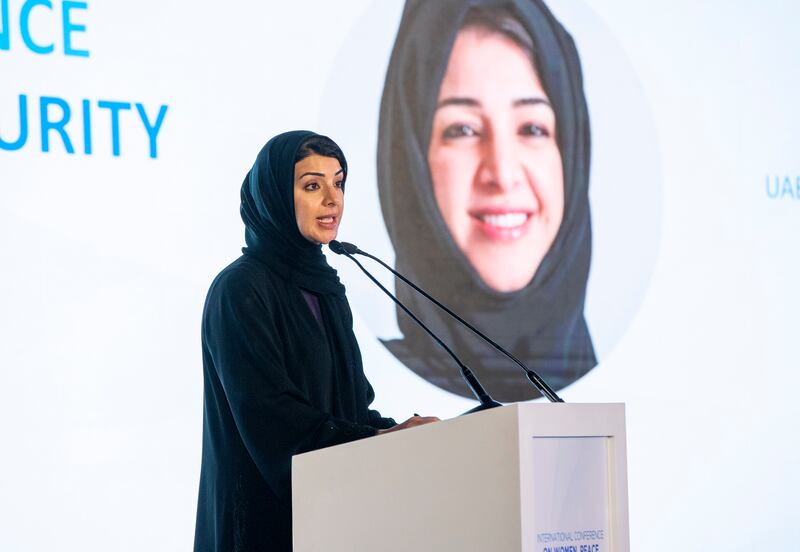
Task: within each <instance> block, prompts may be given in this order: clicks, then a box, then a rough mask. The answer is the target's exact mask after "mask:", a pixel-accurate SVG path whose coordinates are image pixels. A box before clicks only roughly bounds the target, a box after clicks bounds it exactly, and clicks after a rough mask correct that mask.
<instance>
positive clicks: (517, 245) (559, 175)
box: [378, 0, 597, 401]
mask: <svg viewBox="0 0 800 552" xmlns="http://www.w3.org/2000/svg"><path fill="white" fill-rule="evenodd" d="M379 126H380V129H379V139H378V185H379V192H380V201H381V208H382V211H383V216H384V221H385V223H386V226H387V230H388V233H389V236H390V239H391V241H392V245H393V246H394V250H395V255H396V260H395V264H396V268H397V269H398V270H399V271H400V272H401V273H404V274H405V275H406V276H408V277H410V278H411V279H412V280H414V281H416V282H417V283H418V284H419V285H421V286H422V287H423V288H425V289H426V290H427V291H429V292H430V293H432V294H433V295H434V296H436V297H437V298H439V299H440V300H442V301H443V302H444V303H445V304H447V305H448V306H450V307H451V308H452V309H454V310H456V311H457V312H460V313H461V314H462V315H463V316H464V317H465V318H466V319H467V320H469V321H470V322H471V323H473V324H474V325H476V326H477V327H478V328H480V329H481V330H482V331H484V332H486V333H487V334H489V335H490V336H492V337H493V338H494V339H495V340H496V341H497V342H498V343H500V344H501V345H503V346H504V347H506V348H507V349H509V350H510V351H511V352H512V353H514V354H515V355H516V356H517V357H518V358H520V359H521V360H522V361H523V362H524V363H525V364H526V365H528V366H529V367H530V368H532V369H534V370H536V371H537V372H538V373H539V374H540V375H541V376H542V377H543V378H544V379H545V380H546V381H548V383H550V385H551V386H552V387H554V388H555V389H560V388H563V387H564V386H566V385H568V384H570V383H572V382H573V381H575V380H576V379H578V378H580V377H581V376H583V375H584V374H586V373H587V372H588V371H589V370H591V369H592V368H593V367H594V366H595V365H596V364H597V360H596V356H595V352H594V347H593V344H592V340H591V336H590V334H589V330H588V327H587V324H586V320H585V318H584V312H583V311H584V299H585V293H586V283H587V279H588V274H589V265H590V257H591V245H592V236H591V224H590V210H589V199H588V186H589V157H590V129H589V119H588V113H587V106H586V100H585V97H584V93H583V84H582V76H581V67H580V60H579V58H578V53H577V49H576V47H575V44H574V42H573V40H572V38H571V37H570V35H569V34H568V33H567V31H566V30H565V29H564V28H563V26H562V25H561V24H560V23H559V22H558V21H557V20H556V19H555V17H554V16H553V14H552V13H551V12H550V11H549V9H548V8H547V7H546V6H545V4H544V3H543V2H541V1H540V0H506V1H497V0H441V1H436V2H427V1H424V0H422V1H419V0H407V2H406V5H405V9H404V12H403V16H402V20H401V23H400V28H399V31H398V33H397V38H396V41H395V45H394V49H393V51H392V55H391V60H390V63H389V68H388V71H387V75H386V82H385V85H384V91H383V97H382V101H381V111H380V125H379ZM396 290H397V293H398V295H399V296H400V298H401V300H403V301H404V302H405V303H406V304H408V305H409V306H410V307H411V309H412V310H413V311H415V312H416V313H418V314H420V315H421V317H422V318H423V319H424V320H425V321H426V323H428V324H429V325H431V326H432V328H433V329H434V331H436V332H437V333H438V334H439V335H441V336H442V337H443V338H444V340H445V341H446V342H447V343H449V344H450V345H451V346H452V347H453V349H454V350H455V351H456V352H457V353H458V354H459V355H460V356H461V357H462V358H463V360H464V361H465V362H466V364H467V365H469V366H470V367H471V368H472V369H473V370H474V371H475V372H476V373H477V374H478V376H479V377H480V378H481V380H482V381H483V383H484V385H485V387H486V388H487V390H488V391H489V392H490V393H492V394H493V396H494V397H495V398H497V399H498V400H502V401H518V400H525V399H531V398H535V397H538V396H539V395H538V392H537V391H536V390H535V389H534V388H533V387H531V386H530V384H529V382H528V381H527V379H526V378H525V376H524V374H523V373H522V371H521V370H520V369H519V368H518V367H516V366H515V365H513V364H511V363H510V362H508V361H507V359H505V358H504V357H502V356H501V355H498V354H497V353H496V352H495V351H494V350H493V349H491V348H490V347H488V346H486V345H485V344H484V343H483V342H481V341H480V340H478V339H477V338H475V337H474V336H473V335H472V334H471V333H470V332H469V331H468V330H466V329H465V328H462V327H460V326H459V325H458V324H457V323H456V322H454V321H452V320H450V319H449V318H447V315H445V314H444V313H442V312H440V311H439V310H437V309H436V308H435V307H434V306H433V305H431V304H429V303H428V302H427V301H426V300H425V299H424V298H421V297H420V296H419V295H417V294H416V293H414V292H413V291H412V290H410V289H408V288H407V287H406V286H404V285H403V284H402V282H399V281H398V282H397V285H396ZM398 325H399V328H400V331H401V332H402V334H403V337H402V338H401V339H396V340H390V341H385V342H384V343H385V345H386V346H387V347H388V348H389V350H390V351H391V352H392V353H393V354H394V355H395V356H396V357H397V358H398V359H400V360H401V361H402V362H403V363H404V364H405V365H406V366H408V367H409V368H410V369H411V370H413V371H414V372H416V373H417V374H418V375H420V376H422V377H423V378H425V379H426V380H427V381H429V382H431V383H433V384H435V385H437V386H439V387H441V388H443V389H446V390H448V391H451V392H453V393H457V394H460V395H464V396H469V392H468V390H467V389H466V387H465V386H464V385H463V383H462V382H461V381H460V379H459V376H458V372H457V371H456V370H455V369H454V368H453V366H452V365H451V362H450V360H449V359H448V358H447V357H446V356H445V355H444V354H443V353H442V352H441V351H439V350H437V347H436V345H435V344H433V343H432V342H431V341H430V340H429V339H428V337H427V336H426V335H424V334H423V333H422V331H421V330H419V329H418V328H416V327H415V325H414V324H413V322H412V321H410V320H409V319H408V318H407V317H405V316H404V315H403V314H402V313H400V312H399V311H398Z"/></svg>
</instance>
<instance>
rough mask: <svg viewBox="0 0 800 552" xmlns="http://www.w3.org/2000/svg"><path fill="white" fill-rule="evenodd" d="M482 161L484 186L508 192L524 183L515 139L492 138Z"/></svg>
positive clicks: (485, 146)
mask: <svg viewBox="0 0 800 552" xmlns="http://www.w3.org/2000/svg"><path fill="white" fill-rule="evenodd" d="M482 161H483V162H482V168H481V178H480V182H481V184H482V185H484V186H491V187H494V188H497V189H498V190H499V191H502V192H506V191H509V190H511V189H512V188H513V187H514V186H516V185H517V184H519V183H520V182H521V181H522V180H521V178H522V177H521V175H522V170H521V167H520V161H519V157H518V155H517V151H516V144H515V143H514V140H513V139H508V138H504V137H501V136H490V137H489V139H488V140H486V142H485V144H484V148H483V160H482Z"/></svg>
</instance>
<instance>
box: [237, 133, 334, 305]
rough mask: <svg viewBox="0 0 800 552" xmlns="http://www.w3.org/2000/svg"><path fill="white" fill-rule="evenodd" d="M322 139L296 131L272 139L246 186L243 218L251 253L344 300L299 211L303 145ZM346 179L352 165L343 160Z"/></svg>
mask: <svg viewBox="0 0 800 552" xmlns="http://www.w3.org/2000/svg"><path fill="white" fill-rule="evenodd" d="M314 136H318V134H315V133H314V132H311V131H309V130H293V131H290V132H284V133H283V134H279V135H277V136H275V137H274V138H272V139H271V140H270V141H269V142H267V144H266V145H265V146H264V147H263V148H262V149H261V151H260V152H259V154H258V157H256V162H255V164H253V168H252V169H250V172H248V173H247V176H246V177H245V179H244V183H243V184H242V192H241V198H242V205H241V209H240V210H241V214H242V220H243V221H244V225H245V235H244V238H245V243H247V247H245V248H244V249H242V251H243V252H244V253H245V254H248V255H254V256H255V257H257V258H258V259H260V260H262V261H264V262H265V263H267V264H268V265H269V266H270V268H272V269H273V270H274V271H275V272H277V273H278V274H280V275H281V276H283V277H284V278H285V279H287V280H289V281H291V282H294V283H296V284H297V285H298V286H300V287H301V288H304V289H307V290H309V291H313V292H315V293H320V294H333V295H341V296H344V291H345V290H344V286H343V285H342V284H341V283H340V282H339V277H338V276H337V274H336V270H334V269H333V268H331V266H330V265H329V264H328V261H327V260H326V259H325V255H324V254H323V253H322V246H321V245H319V244H315V243H313V242H311V241H309V240H307V239H306V238H304V237H303V235H302V234H301V233H300V229H299V228H298V227H297V219H296V218H295V212H294V165H295V157H296V156H297V151H298V150H299V149H300V146H302V145H303V143H304V142H306V141H307V140H308V139H309V138H312V137H314ZM339 162H340V163H341V164H342V170H343V171H344V177H345V179H346V178H347V162H346V161H345V160H344V159H340V160H339Z"/></svg>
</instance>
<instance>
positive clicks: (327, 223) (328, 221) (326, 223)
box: [317, 215, 339, 230]
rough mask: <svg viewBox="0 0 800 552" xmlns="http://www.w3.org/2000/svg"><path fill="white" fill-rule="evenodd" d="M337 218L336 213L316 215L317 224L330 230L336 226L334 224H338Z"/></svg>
mask: <svg viewBox="0 0 800 552" xmlns="http://www.w3.org/2000/svg"><path fill="white" fill-rule="evenodd" d="M338 219H339V217H337V216H336V215H327V216H324V217H317V224H319V225H320V226H322V227H323V228H326V229H328V230H331V229H333V228H336V226H337V224H338Z"/></svg>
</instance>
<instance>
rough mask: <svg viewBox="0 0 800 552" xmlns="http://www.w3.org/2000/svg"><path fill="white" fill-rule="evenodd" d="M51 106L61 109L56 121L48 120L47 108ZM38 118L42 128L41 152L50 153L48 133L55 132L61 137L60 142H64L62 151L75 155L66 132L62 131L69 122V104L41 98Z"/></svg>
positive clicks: (58, 99)
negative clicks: (59, 116)
mask: <svg viewBox="0 0 800 552" xmlns="http://www.w3.org/2000/svg"><path fill="white" fill-rule="evenodd" d="M51 105H57V106H58V107H60V108H61V118H60V119H59V120H58V121H51V120H50V117H49V107H50V106H51ZM39 117H40V119H41V128H42V151H44V152H48V151H50V131H51V130H55V131H56V132H58V133H59V134H60V135H61V140H62V141H63V142H64V149H66V150H67V153H75V149H74V148H73V147H72V142H71V141H70V139H69V136H68V135H67V131H66V130H64V126H65V125H66V124H67V123H68V122H69V118H70V110H69V104H68V103H67V102H65V101H64V100H62V99H61V98H53V97H49V96H42V97H41V98H39Z"/></svg>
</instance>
